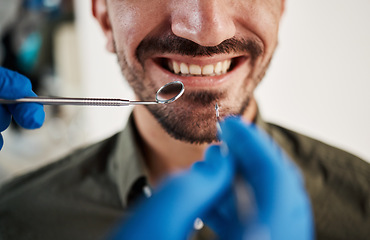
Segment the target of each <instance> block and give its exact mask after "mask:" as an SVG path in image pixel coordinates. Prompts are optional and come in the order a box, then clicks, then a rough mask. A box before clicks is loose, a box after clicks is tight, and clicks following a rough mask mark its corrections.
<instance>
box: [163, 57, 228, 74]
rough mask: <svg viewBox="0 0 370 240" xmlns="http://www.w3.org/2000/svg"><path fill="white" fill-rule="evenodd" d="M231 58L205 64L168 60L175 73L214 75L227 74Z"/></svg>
mask: <svg viewBox="0 0 370 240" xmlns="http://www.w3.org/2000/svg"><path fill="white" fill-rule="evenodd" d="M230 66H231V60H225V61H222V62H217V63H215V64H208V65H204V66H200V65H196V64H190V65H188V64H186V63H178V62H175V61H172V60H170V61H169V62H168V67H169V69H170V70H171V71H173V72H174V73H175V74H181V75H194V76H200V75H203V76H214V75H220V74H225V73H227V71H228V70H229V69H230Z"/></svg>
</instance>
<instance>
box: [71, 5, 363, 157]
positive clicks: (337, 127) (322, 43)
mask: <svg viewBox="0 0 370 240" xmlns="http://www.w3.org/2000/svg"><path fill="white" fill-rule="evenodd" d="M76 2H77V4H76V6H77V10H78V13H79V17H78V22H77V23H78V25H77V27H78V29H80V31H81V32H80V34H81V35H80V36H81V43H82V44H81V56H83V57H84V58H83V61H82V62H83V73H84V83H85V89H86V93H85V94H86V95H91V96H109V97H115V96H119V97H123V96H129V95H131V94H132V93H131V92H130V90H128V87H127V85H125V84H123V83H122V82H121V81H122V79H121V75H120V73H119V70H118V68H117V64H116V59H115V57H114V56H112V55H110V54H108V53H106V52H105V49H104V44H105V42H104V38H103V36H102V33H101V31H100V29H99V27H98V26H97V23H96V22H95V20H93V18H92V16H91V14H90V9H91V8H90V1H88V0H85V1H76ZM286 4H287V6H286V14H285V16H284V18H283V21H282V26H281V36H280V45H279V48H278V50H277V52H276V55H275V58H274V59H273V62H272V65H271V68H270V70H269V71H268V73H267V76H266V78H265V79H264V80H263V83H262V84H261V86H260V87H259V88H258V90H257V98H258V101H259V105H260V110H261V112H262V114H263V116H264V117H265V118H266V120H269V121H273V122H275V123H279V124H281V125H284V126H287V127H289V128H292V129H293V130H297V131H300V132H303V133H305V134H307V135H309V136H312V137H315V138H318V139H320V140H323V141H325V142H328V143H329V144H333V145H336V146H338V147H341V148H344V149H346V150H348V151H351V152H353V153H355V154H357V155H359V156H361V157H363V158H365V159H366V160H367V161H370V126H369V123H370V107H369V103H370V94H368V92H369V91H370V44H369V43H370V26H369V23H370V14H368V12H369V11H370V1H368V0H354V1H351V2H349V1H344V0H326V1H320V0H310V1H307V0H291V1H289V0H287V2H286ZM126 92H127V93H126ZM115 111H116V112H115ZM115 111H107V110H97V111H94V112H93V111H92V110H91V112H90V113H89V114H90V116H91V118H90V119H89V127H92V128H93V129H94V131H92V132H90V136H89V137H91V139H99V138H101V137H103V136H105V135H109V134H108V133H110V132H113V131H114V129H119V128H120V127H122V126H123V124H122V121H121V119H125V118H126V115H127V109H122V110H120V111H118V112H117V110H115ZM112 119H114V121H112ZM123 122H124V120H123Z"/></svg>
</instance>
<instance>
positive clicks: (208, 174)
mask: <svg viewBox="0 0 370 240" xmlns="http://www.w3.org/2000/svg"><path fill="white" fill-rule="evenodd" d="M232 178H233V166H232V163H231V161H228V159H226V158H225V157H223V156H222V155H221V154H220V151H219V148H218V147H215V146H213V147H210V148H209V149H208V150H207V152H206V156H205V160H204V161H202V162H197V163H195V164H194V165H193V166H192V168H191V169H190V170H189V171H185V172H182V173H180V174H177V175H174V176H172V177H170V178H169V179H167V180H166V181H165V182H164V183H163V184H162V185H161V186H160V187H159V189H158V191H156V192H155V193H154V194H153V196H152V197H151V198H150V199H147V200H146V201H144V202H143V203H142V204H140V205H139V206H138V207H137V208H136V210H135V211H134V214H133V216H132V217H131V218H129V219H127V220H126V222H124V223H123V225H122V226H121V227H120V229H119V230H118V233H117V234H115V237H114V239H163V240H166V239H185V238H186V237H187V236H188V234H189V231H190V230H191V229H192V226H193V223H194V220H195V219H196V218H197V217H202V216H203V215H204V214H205V212H207V211H208V210H209V209H210V208H211V207H212V205H213V204H215V203H216V202H217V200H218V199H219V198H220V196H221V195H222V193H223V192H224V191H225V189H227V188H228V187H230V184H231V181H232Z"/></svg>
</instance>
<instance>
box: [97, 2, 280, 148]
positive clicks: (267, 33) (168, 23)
mask: <svg viewBox="0 0 370 240" xmlns="http://www.w3.org/2000/svg"><path fill="white" fill-rule="evenodd" d="M97 1H99V0H97ZM101 1H104V0H101ZM107 9H108V11H107V12H108V14H107V16H108V17H107V18H108V20H107V22H108V24H106V29H105V32H106V35H107V36H108V45H109V44H110V46H112V47H111V51H114V52H116V54H117V56H118V60H119V63H120V66H121V69H122V72H123V74H124V76H125V77H126V79H127V80H128V82H129V84H130V85H131V86H132V88H133V90H134V92H135V94H136V95H137V97H138V98H139V99H140V100H148V101H150V100H153V99H154V97H155V92H156V90H157V89H159V88H160V87H161V86H162V85H164V84H165V83H167V82H171V81H181V82H183V83H184V85H185V93H184V95H183V96H182V97H181V98H180V99H179V100H177V101H176V102H174V103H172V104H168V105H152V106H148V109H149V110H150V112H151V113H152V114H153V115H154V116H155V118H156V119H157V120H158V121H159V122H160V123H161V125H162V126H163V128H164V129H165V130H166V131H167V132H168V133H169V134H170V135H172V136H173V137H175V138H176V139H179V140H184V141H188V142H197V143H203V142H212V141H214V140H216V128H215V122H216V116H215V104H216V102H217V103H218V105H219V106H220V115H221V117H222V116H226V115H234V114H243V113H244V112H245V111H246V109H247V108H248V102H249V99H250V98H251V97H252V94H253V91H254V89H255V87H256V86H257V84H258V83H259V81H260V80H261V78H262V77H263V76H264V74H265V71H266V68H267V66H268V64H269V62H270V60H271V57H272V54H273V52H274V50H275V47H276V45H277V35H278V26H279V20H280V17H281V14H282V11H283V0H232V1H230V0H204V1H203V0H149V1H148V0H107Z"/></svg>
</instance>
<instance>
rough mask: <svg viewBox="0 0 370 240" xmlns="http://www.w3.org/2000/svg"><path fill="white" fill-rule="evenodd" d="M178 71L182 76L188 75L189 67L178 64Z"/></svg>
mask: <svg viewBox="0 0 370 240" xmlns="http://www.w3.org/2000/svg"><path fill="white" fill-rule="evenodd" d="M180 71H181V73H182V74H189V67H188V65H187V64H185V63H181V64H180Z"/></svg>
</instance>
